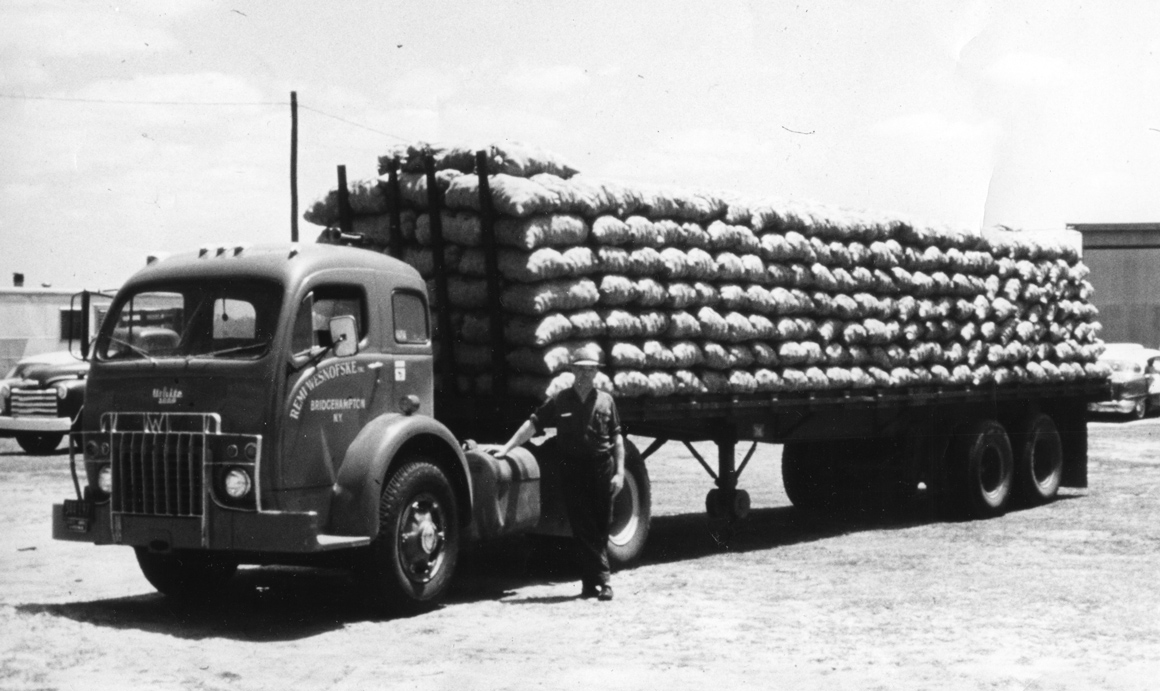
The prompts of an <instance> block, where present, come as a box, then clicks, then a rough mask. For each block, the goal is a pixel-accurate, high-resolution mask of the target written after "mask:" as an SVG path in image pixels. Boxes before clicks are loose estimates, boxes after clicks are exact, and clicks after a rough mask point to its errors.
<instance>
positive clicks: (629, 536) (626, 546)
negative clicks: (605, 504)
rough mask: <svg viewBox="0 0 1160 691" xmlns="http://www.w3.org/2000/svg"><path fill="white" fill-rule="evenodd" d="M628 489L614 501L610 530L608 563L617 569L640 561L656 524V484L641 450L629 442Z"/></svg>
mask: <svg viewBox="0 0 1160 691" xmlns="http://www.w3.org/2000/svg"><path fill="white" fill-rule="evenodd" d="M624 456H625V458H624V487H623V488H621V490H620V493H619V494H617V495H616V497H615V498H614V499H613V500H612V524H611V525H610V526H609V531H608V560H609V562H611V563H612V565H613V566H624V565H626V564H630V563H632V562H633V561H636V559H637V558H638V557H640V554H641V552H643V551H644V546H645V543H646V542H648V533H649V528H650V526H651V523H652V485H651V484H650V482H649V476H648V468H646V467H645V464H644V461H642V460H641V459H640V451H638V450H637V448H636V445H634V444H633V443H632V442H630V441H627V440H626V441H625V449H624Z"/></svg>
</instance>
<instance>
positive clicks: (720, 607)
mask: <svg viewBox="0 0 1160 691" xmlns="http://www.w3.org/2000/svg"><path fill="white" fill-rule="evenodd" d="M742 451H744V449H742ZM711 452H712V451H711V447H709V446H706V447H705V448H704V449H703V453H705V454H706V455H708V454H710V453H711ZM1158 452H1160V420H1146V421H1141V422H1132V423H1095V424H1093V425H1092V441H1091V464H1090V476H1091V486H1090V488H1089V489H1086V490H1064V491H1063V492H1062V493H1061V497H1060V499H1059V500H1057V501H1055V502H1054V503H1052V504H1050V505H1047V506H1043V507H1039V508H1035V509H1028V510H1021V511H1016V512H1012V513H1009V514H1008V515H1006V516H1004V517H1003V518H999V519H996V520H991V521H983V522H971V523H945V522H936V521H932V520H929V519H927V518H924V514H922V513H921V512H918V511H914V512H911V513H910V514H909V515H905V516H902V517H900V518H894V519H890V520H878V521H873V522H866V521H855V520H850V519H846V520H830V521H822V520H818V519H810V518H807V517H804V516H802V515H800V514H799V513H798V512H795V511H794V509H793V508H792V507H791V506H790V505H789V502H788V500H787V499H786V497H785V494H784V492H783V491H782V489H781V479H780V476H779V475H780V473H779V470H778V465H779V464H778V459H779V455H780V447H777V446H764V447H761V448H760V449H759V451H758V453H757V454H756V455H755V456H754V458H753V461H752V462H751V463H750V465H749V467H748V468H746V470H745V473H744V475H743V477H742V482H741V484H742V486H743V487H745V488H747V489H748V490H749V491H750V493H751V495H752V498H753V504H754V507H755V511H754V512H753V514H752V516H751V517H750V519H749V520H748V521H747V522H745V523H744V524H743V525H741V526H740V527H739V528H738V529H737V530H736V532H735V533H734V534H733V535H731V536H730V535H726V534H725V533H724V532H723V531H722V530H721V527H720V526H717V525H713V524H710V523H709V521H708V519H707V518H706V517H705V516H704V514H703V501H704V494H705V491H706V490H707V489H709V487H710V486H711V485H710V481H709V478H708V477H707V476H706V475H705V474H704V473H703V471H702V470H701V468H700V466H699V465H697V463H696V462H695V461H694V460H693V459H692V458H691V457H690V456H689V455H688V453H687V452H686V451H685V450H684V449H683V448H681V447H680V446H679V445H675V444H670V445H669V446H667V447H665V448H664V449H662V450H661V451H660V452H659V453H658V454H657V455H655V456H654V457H653V458H652V459H650V463H649V467H650V472H651V474H652V478H653V496H654V510H655V513H656V518H655V519H654V522H653V534H652V538H651V540H650V543H649V547H648V549H647V551H646V554H645V559H644V560H643V562H642V563H640V564H639V565H637V566H635V567H634V568H631V569H628V570H625V571H621V572H619V573H617V574H614V576H613V583H614V585H615V588H616V599H615V601H613V602H612V603H597V602H595V601H590V600H580V599H577V598H576V595H577V594H578V591H579V585H578V583H576V582H575V581H574V580H572V576H571V574H570V573H569V571H568V569H567V567H565V566H562V565H561V563H560V562H559V561H558V560H552V559H545V558H543V557H542V556H541V552H537V551H534V550H532V549H530V548H529V546H528V545H527V543H526V541H523V540H516V541H510V542H505V543H499V544H493V545H489V546H486V547H484V548H479V549H476V550H474V551H473V552H472V553H471V554H468V555H467V556H466V558H465V559H464V561H463V563H462V567H461V570H460V572H459V574H458V577H457V583H456V586H455V589H454V592H453V593H452V597H451V598H450V601H449V602H448V603H447V605H446V606H445V607H443V608H441V609H439V610H438V611H435V612H431V613H429V614H425V615H421V616H416V617H411V618H402V619H394V620H380V619H376V618H374V617H372V616H370V615H369V614H368V613H367V612H366V611H365V610H364V609H363V608H362V606H361V605H360V601H359V599H358V598H357V597H355V595H354V594H353V592H352V590H353V583H352V582H351V580H350V579H349V578H347V577H346V576H345V575H344V574H343V573H341V572H338V571H324V570H307V569H291V568H269V567H267V568H246V569H243V570H242V571H240V572H239V575H238V577H237V578H235V579H234V581H233V582H232V584H231V588H230V591H229V592H228V593H226V594H225V595H224V596H223V598H222V599H221V601H220V602H216V603H214V604H213V605H211V606H207V607H204V608H201V609H194V610H191V609H182V608H180V607H176V606H173V605H171V604H169V603H168V602H167V601H166V600H164V599H163V598H162V597H161V596H159V595H157V594H156V593H155V592H154V591H153V590H152V588H151V587H150V586H149V584H148V583H147V582H146V581H145V579H144V578H143V577H142V576H141V575H140V573H139V571H138V570H137V566H136V562H135V560H134V558H133V554H132V551H131V550H130V549H128V548H123V547H100V548H99V547H94V546H92V545H86V544H83V543H63V542H54V541H53V540H52V539H51V537H50V534H51V521H50V505H51V504H52V503H53V502H54V501H60V500H61V499H62V498H64V497H66V496H67V495H68V494H69V492H70V491H71V481H70V480H69V476H68V459H67V456H66V455H65V454H63V453H62V454H58V455H54V456H50V457H46V458H33V457H27V456H24V455H22V454H21V452H20V450H19V447H17V446H16V444H15V443H14V442H13V441H12V440H10V439H0V489H2V491H3V497H2V499H0V526H2V527H3V530H2V531H0V586H2V587H0V688H3V689H106V688H108V689H170V688H172V689H231V690H239V689H298V688H302V689H307V688H308V689H366V688H407V689H535V688H545V689H559V688H568V689H571V688H576V689H597V688H604V689H621V688H664V689H666V691H675V690H677V689H697V690H698V691H700V690H703V689H705V688H718V689H740V688H763V689H768V688H779V689H796V688H825V689H932V688H938V689H1002V690H1006V689H1154V688H1157V686H1158V685H1160V453H1158ZM709 457H710V458H711V457H712V456H709Z"/></svg>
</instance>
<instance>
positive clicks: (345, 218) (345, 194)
mask: <svg viewBox="0 0 1160 691" xmlns="http://www.w3.org/2000/svg"><path fill="white" fill-rule="evenodd" d="M338 229H339V230H340V231H342V233H343V234H345V235H350V234H351V233H352V232H353V231H354V218H353V217H352V214H351V211H350V190H349V189H347V187H346V166H339V167H338Z"/></svg>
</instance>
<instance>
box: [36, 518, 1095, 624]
mask: <svg viewBox="0 0 1160 691" xmlns="http://www.w3.org/2000/svg"><path fill="white" fill-rule="evenodd" d="M1069 498H1074V497H1068V496H1061V497H1060V498H1059V499H1060V500H1067V499H1069ZM931 522H934V519H933V518H931V517H930V514H929V511H927V510H924V509H923V508H921V507H913V508H912V509H908V510H906V511H903V512H901V513H896V514H895V515H892V516H856V515H855V516H845V517H837V518H835V517H820V516H814V515H810V514H807V513H804V512H801V511H797V510H795V509H793V508H792V507H778V508H770V509H758V510H754V511H753V512H751V513H750V515H749V517H748V518H747V519H746V520H745V521H742V522H739V523H736V524H728V523H726V522H723V521H712V520H710V519H708V518H707V517H706V516H705V515H704V514H700V513H696V514H678V515H671V516H661V517H657V518H655V519H653V521H652V530H651V533H650V536H649V544H648V548H647V549H646V551H645V553H644V555H643V558H642V559H641V560H640V561H639V562H637V563H636V564H634V565H633V566H631V567H628V568H629V569H635V568H643V567H647V566H649V565H653V564H665V563H672V562H679V561H686V560H693V559H698V558H701V557H705V556H711V555H717V554H724V553H730V552H735V553H743V552H753V551H759V550H770V549H776V548H778V547H784V546H787V545H794V544H799V543H804V542H812V541H816V540H824V539H827V538H831V537H835V536H839V535H844V534H849V533H852V532H859V531H865V530H900V529H906V528H910V527H914V526H918V525H924V524H928V523H931ZM578 581H579V575H578V572H577V571H576V570H575V568H574V566H573V565H572V561H571V558H570V543H569V542H568V541H567V540H561V539H552V538H536V537H520V538H512V539H505V540H498V541H494V542H490V543H485V544H482V545H478V546H474V547H472V548H470V549H468V550H465V551H464V553H463V554H462V555H461V558H460V564H459V570H458V573H457V575H456V581H455V583H454V585H453V587H452V589H451V591H450V592H449V593H448V597H447V599H446V602H445V604H444V606H445V607H456V606H460V605H465V604H470V603H473V602H481V601H497V600H498V601H505V602H506V603H508V604H518V605H533V604H554V603H560V602H567V601H570V600H573V599H576V595H578V594H579V592H578V590H579V584H578ZM561 582H569V583H571V582H576V590H577V593H576V595H571V594H567V595H558V594H553V595H548V596H533V597H517V598H512V596H513V595H517V593H518V591H519V590H520V589H522V588H526V587H529V586H535V585H544V584H552V583H561ZM509 598H510V599H509ZM16 609H17V611H19V612H21V613H24V614H47V615H50V616H56V617H64V618H67V619H72V620H74V621H78V622H83V623H86V624H92V625H96V626H102V627H108V628H112V629H137V630H142V631H149V632H155V633H163V634H166V635H171V636H177V637H179V638H186V639H192V640H198V639H203V638H209V637H220V638H227V639H234V640H248V641H285V640H297V639H302V638H308V637H311V636H315V635H318V634H322V633H325V632H327V631H332V630H336V629H341V628H343V627H344V626H346V625H348V624H352V623H356V622H365V621H382V622H384V623H389V622H390V621H392V619H395V620H397V619H399V618H400V617H397V616H396V617H393V618H392V617H389V616H383V615H381V614H380V613H378V612H376V611H375V610H374V609H373V608H371V607H369V606H368V605H367V604H366V602H365V600H364V599H363V598H362V597H360V595H359V588H358V584H357V583H356V581H355V579H354V578H353V577H352V576H351V575H350V574H349V573H348V572H346V571H344V570H338V569H326V568H306V567H286V566H265V567H253V568H243V569H241V570H239V571H238V574H237V576H235V577H234V578H233V579H232V580H231V581H230V583H229V586H228V587H227V589H226V590H225V591H224V592H222V593H221V594H220V596H219V597H217V598H215V599H213V600H212V601H211V602H208V603H204V604H200V605H196V606H194V605H182V604H179V603H175V602H173V601H171V600H169V599H167V598H165V597H162V596H161V595H159V594H157V593H149V594H143V595H136V596H132V597H123V598H113V599H105V600H92V601H87V602H69V603H61V604H35V603H30V604H23V605H18V606H17V607H16Z"/></svg>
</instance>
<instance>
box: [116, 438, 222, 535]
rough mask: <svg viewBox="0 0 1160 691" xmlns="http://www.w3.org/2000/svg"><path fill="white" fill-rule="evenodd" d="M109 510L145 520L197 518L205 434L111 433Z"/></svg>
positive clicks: (200, 504)
mask: <svg viewBox="0 0 1160 691" xmlns="http://www.w3.org/2000/svg"><path fill="white" fill-rule="evenodd" d="M111 437H112V443H111V447H112V448H111V451H112V453H111V457H112V461H113V464H112V465H113V468H112V470H113V497H112V502H113V506H112V509H113V511H114V512H117V513H126V514H141V515H149V516H201V515H202V511H203V507H202V496H203V468H204V467H205V461H206V444H205V441H206V435H205V434H201V433H197V432H112V434H111Z"/></svg>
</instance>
